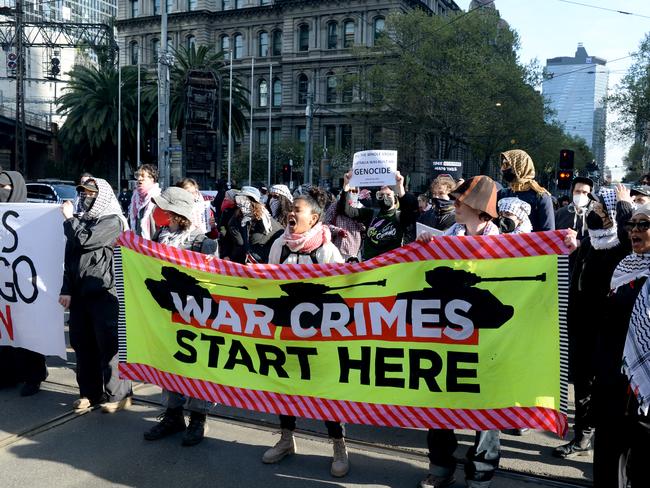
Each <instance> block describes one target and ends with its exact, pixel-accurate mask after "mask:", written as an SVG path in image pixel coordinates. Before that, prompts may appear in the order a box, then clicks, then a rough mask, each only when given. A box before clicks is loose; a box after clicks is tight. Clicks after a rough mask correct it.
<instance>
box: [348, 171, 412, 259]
mask: <svg viewBox="0 0 650 488" xmlns="http://www.w3.org/2000/svg"><path fill="white" fill-rule="evenodd" d="M351 178H352V171H349V172H348V173H346V174H345V175H344V177H343V191H342V192H341V196H340V198H342V199H344V201H345V203H346V205H345V213H346V215H347V216H349V217H350V218H353V219H355V220H357V221H358V222H361V223H363V224H364V225H365V227H366V229H367V230H366V238H365V239H364V240H363V244H362V251H361V256H362V258H363V259H364V260H368V259H372V258H374V257H376V256H379V255H380V254H382V253H384V252H387V251H391V250H393V249H397V248H398V247H400V246H402V244H404V239H405V233H406V229H407V228H408V227H409V226H411V225H412V224H414V222H415V218H414V217H415V215H417V198H416V197H415V196H414V195H413V194H411V193H407V192H406V190H405V189H404V177H403V176H402V175H401V174H400V172H399V171H397V172H396V173H395V178H396V181H397V192H395V191H393V189H392V188H390V187H388V186H382V187H381V188H380V189H379V191H377V193H376V196H377V200H378V202H379V213H378V214H377V215H376V216H375V212H374V210H373V209H372V208H366V207H354V206H351V205H350V202H351V200H350V197H349V195H348V193H349V191H350V179H351Z"/></svg>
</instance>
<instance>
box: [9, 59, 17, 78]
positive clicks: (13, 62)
mask: <svg viewBox="0 0 650 488" xmlns="http://www.w3.org/2000/svg"><path fill="white" fill-rule="evenodd" d="M17 69H18V55H17V54H16V53H8V54H7V76H9V77H11V78H15V77H16V70H17Z"/></svg>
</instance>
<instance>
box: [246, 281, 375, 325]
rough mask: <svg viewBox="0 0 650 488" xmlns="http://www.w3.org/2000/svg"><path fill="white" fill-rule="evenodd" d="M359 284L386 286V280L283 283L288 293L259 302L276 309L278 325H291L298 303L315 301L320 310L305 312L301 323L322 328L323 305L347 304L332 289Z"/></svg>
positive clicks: (274, 319)
mask: <svg viewBox="0 0 650 488" xmlns="http://www.w3.org/2000/svg"><path fill="white" fill-rule="evenodd" d="M357 286H386V280H385V279H383V280H379V281H369V282H365V283H355V284H352V285H344V286H328V285H324V284H322V283H302V282H292V283H283V284H282V285H280V289H281V290H282V291H283V292H284V293H286V295H284V296H281V297H274V298H260V299H258V300H257V303H258V304H260V305H265V306H267V307H270V308H272V309H273V310H274V312H275V313H274V315H273V321H272V322H273V324H274V325H276V326H278V327H290V326H291V311H292V310H293V309H294V307H295V306H296V305H299V304H301V303H305V302H309V303H313V304H314V305H316V306H317V307H318V308H319V312H317V313H316V314H314V315H312V314H310V313H304V314H302V315H301V317H300V324H301V326H302V327H314V328H320V323H321V319H322V316H323V314H322V307H323V305H324V304H326V303H342V304H345V300H344V299H343V297H342V296H341V295H339V294H337V293H333V294H330V293H329V292H330V291H335V290H345V289H347V288H355V287H357Z"/></svg>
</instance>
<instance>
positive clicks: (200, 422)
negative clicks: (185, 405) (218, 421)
mask: <svg viewBox="0 0 650 488" xmlns="http://www.w3.org/2000/svg"><path fill="white" fill-rule="evenodd" d="M206 417H207V415H206V414H204V413H196V412H192V413H190V423H189V424H188V426H187V430H186V431H185V434H183V442H182V443H181V444H182V445H183V446H195V445H197V444H198V443H199V442H201V441H202V440H203V438H204V437H205V434H206V432H207V431H208V424H207V422H206V421H205V420H206Z"/></svg>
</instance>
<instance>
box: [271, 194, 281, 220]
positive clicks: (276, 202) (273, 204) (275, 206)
mask: <svg viewBox="0 0 650 488" xmlns="http://www.w3.org/2000/svg"><path fill="white" fill-rule="evenodd" d="M269 207H271V215H272V216H273V217H275V216H276V215H277V214H278V209H279V208H280V200H278V199H277V198H271V202H270V203H269Z"/></svg>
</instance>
